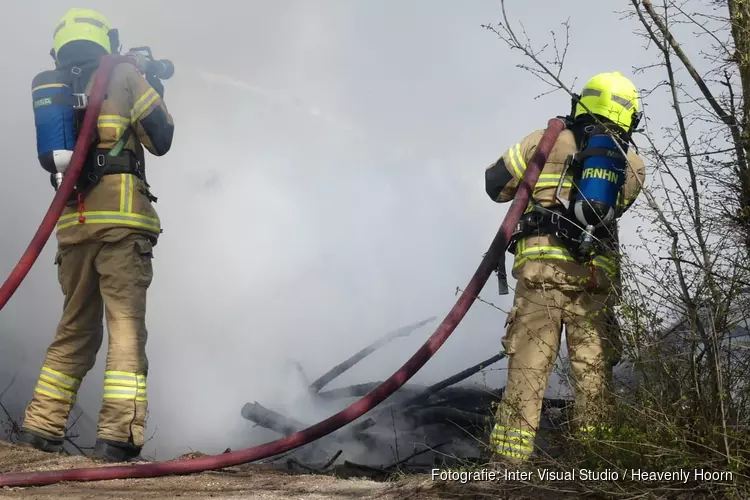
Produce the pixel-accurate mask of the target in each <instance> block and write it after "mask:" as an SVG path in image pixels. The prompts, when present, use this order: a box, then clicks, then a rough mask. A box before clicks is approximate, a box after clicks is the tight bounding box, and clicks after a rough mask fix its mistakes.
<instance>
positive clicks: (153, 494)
mask: <svg viewBox="0 0 750 500" xmlns="http://www.w3.org/2000/svg"><path fill="white" fill-rule="evenodd" d="M95 466H98V467H106V466H107V465H102V464H101V463H97V462H94V461H93V460H91V459H88V458H86V457H69V456H65V455H59V454H49V453H42V452H39V451H36V450H33V449H28V448H21V447H17V446H14V445H11V444H9V443H6V442H2V441H0V474H2V473H6V472H25V471H42V470H58V469H72V468H80V467H95ZM610 486H612V485H610ZM587 489H588V488H587ZM607 489H608V490H610V492H612V490H611V489H610V488H607ZM593 491H597V492H601V491H602V490H601V489H598V490H591V489H589V490H588V492H587V493H589V495H585V496H587V498H602V496H600V493H599V494H593V495H592V493H593ZM667 491H669V490H667ZM617 493H618V494H617V495H615V497H620V498H639V499H642V500H646V499H650V498H659V499H661V498H680V499H688V498H689V499H692V498H706V494H705V493H701V492H700V491H695V490H694V491H692V492H690V491H689V490H688V491H686V490H684V489H683V490H681V491H680V490H678V491H674V490H672V493H676V494H672V495H670V494H666V495H665V494H664V493H665V491H662V492H660V494H655V493H656V492H653V491H652V492H646V491H642V492H640V493H639V492H638V491H629V492H627V493H630V494H626V491H624V490H617ZM633 494H637V495H635V496H633ZM582 496H584V495H582V491H581V490H578V489H576V488H568V487H566V486H565V485H564V484H554V485H552V484H546V485H539V484H538V485H537V487H532V486H530V485H529V484H528V483H527V484H519V483H515V484H509V483H505V484H500V483H491V482H475V483H468V484H461V483H459V482H442V481H433V480H432V479H431V478H430V476H429V475H425V474H422V475H410V476H401V477H400V478H399V479H397V480H391V481H388V482H378V481H372V480H367V479H343V478H337V477H333V476H329V475H306V474H292V473H290V472H286V471H282V470H279V469H274V468H271V467H270V466H267V465H266V466H264V465H252V464H251V465H244V466H239V467H232V468H227V469H223V470H221V471H215V472H204V473H201V474H193V475H187V476H168V477H160V478H150V479H124V480H112V481H94V482H80V483H57V484H53V485H48V486H38V487H25V488H18V487H12V488H9V487H6V488H0V499H24V500H30V499H39V500H53V499H54V500H57V499H60V500H84V499H87V500H88V499H105V500H114V499H117V500H120V499H122V500H128V499H142V498H143V499H155V498H160V499H161V498H163V499H169V500H172V499H179V500H189V499H205V498H212V499H216V500H222V499H259V500H260V499H262V500H318V499H336V500H343V499H357V500H370V499H380V500H396V499H414V500H422V499H425V500H435V499H443V498H460V499H490V498H502V499H507V500H526V499H541V500H545V499H552V498H555V499H557V498H581V497H582ZM605 498H612V495H609V496H606V497H605Z"/></svg>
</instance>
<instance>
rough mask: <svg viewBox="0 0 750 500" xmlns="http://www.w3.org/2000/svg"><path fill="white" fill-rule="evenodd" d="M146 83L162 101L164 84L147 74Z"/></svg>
mask: <svg viewBox="0 0 750 500" xmlns="http://www.w3.org/2000/svg"><path fill="white" fill-rule="evenodd" d="M146 81H148V83H149V84H150V85H151V86H152V87H153V88H154V90H155V91H156V93H157V94H159V96H160V97H161V98H162V99H164V84H163V83H162V81H161V80H159V79H158V78H156V77H155V76H154V75H150V74H147V75H146Z"/></svg>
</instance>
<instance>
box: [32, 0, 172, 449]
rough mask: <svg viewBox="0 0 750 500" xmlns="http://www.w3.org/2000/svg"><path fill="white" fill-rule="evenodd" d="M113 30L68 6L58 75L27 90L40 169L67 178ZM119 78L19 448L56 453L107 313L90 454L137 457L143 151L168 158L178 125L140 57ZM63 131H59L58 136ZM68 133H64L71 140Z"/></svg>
mask: <svg viewBox="0 0 750 500" xmlns="http://www.w3.org/2000/svg"><path fill="white" fill-rule="evenodd" d="M118 52H119V41H118V36H117V30H113V29H111V28H110V24H109V22H108V21H107V20H106V18H105V17H104V16H102V15H101V14H99V13H97V12H95V11H91V10H85V9H72V10H70V11H69V12H68V13H67V14H66V15H65V16H64V17H63V18H62V19H61V20H60V22H59V23H58V25H57V26H56V29H55V32H54V48H53V52H52V55H53V57H54V58H55V62H56V65H55V66H56V67H55V69H54V70H50V71H45V72H42V73H40V74H39V75H37V76H36V77H35V78H34V81H33V84H32V87H33V89H32V93H33V96H34V112H35V121H36V126H37V146H38V150H39V159H40V161H41V163H42V166H43V167H44V168H45V169H46V170H47V171H49V172H50V175H51V176H52V178H53V179H54V178H55V177H60V174H62V173H64V171H65V169H66V167H67V163H68V161H69V159H70V154H71V153H72V150H73V145H74V143H75V142H74V140H75V137H74V136H71V135H69V134H71V132H72V131H73V130H75V126H76V125H78V126H79V125H80V123H81V120H82V117H83V112H84V108H85V103H86V95H87V93H88V92H90V89H91V84H92V83H93V74H94V71H95V70H96V68H97V65H98V62H99V60H100V57H101V56H103V55H106V54H112V53H118ZM133 61H134V62H133V64H131V63H120V64H118V65H117V66H116V67H115V69H114V72H113V74H112V77H111V80H110V82H109V86H108V88H107V92H106V97H105V100H104V102H103V105H102V108H101V112H100V115H99V117H98V124H97V134H98V135H97V138H96V141H95V143H94V144H92V146H91V149H90V153H89V156H88V158H87V159H86V162H85V164H84V168H83V171H82V173H81V175H80V178H79V181H78V183H77V185H76V188H75V190H74V195H73V197H72V199H71V200H69V203H68V207H67V208H66V210H65V211H64V213H63V215H62V216H61V217H60V220H59V222H58V224H57V241H58V251H57V255H56V259H55V263H56V265H57V269H58V278H59V282H60V286H61V288H62V292H63V294H64V306H63V312H62V318H61V319H60V322H59V325H58V327H57V332H56V335H55V337H54V339H53V340H52V344H51V345H50V346H49V349H48V350H47V354H46V357H45V360H44V364H43V366H42V368H41V374H40V376H39V379H38V381H37V384H36V387H35V389H34V393H33V398H32V400H31V402H30V403H29V405H28V406H27V408H26V413H25V418H24V422H23V429H22V434H21V438H20V441H21V443H22V444H25V445H28V446H33V447H35V448H38V449H41V450H44V451H51V452H55V451H61V450H62V444H63V440H64V437H65V436H64V432H65V426H66V423H67V420H68V416H69V413H70V411H71V408H72V406H73V404H74V403H75V400H76V393H77V391H78V388H79V386H80V384H81V380H82V379H83V377H84V376H85V375H86V373H87V372H88V371H89V370H90V369H91V368H92V367H93V365H94V362H95V359H96V355H97V352H98V351H99V348H100V347H101V344H102V340H103V325H102V322H103V316H104V315H105V314H106V322H107V331H108V340H109V349H108V351H107V359H106V367H105V370H106V371H105V372H104V393H103V403H102V406H101V411H100V413H99V419H98V428H97V441H96V445H95V450H94V456H95V457H98V458H102V459H105V460H110V461H127V460H131V459H134V458H136V457H137V456H138V455H139V453H140V450H141V447H142V446H143V442H144V426H145V418H146V408H147V394H146V377H147V374H148V361H147V358H146V350H145V348H146V337H147V331H146V324H145V315H146V292H147V289H148V288H149V285H150V284H151V280H152V263H151V259H152V248H153V246H154V245H156V242H157V238H158V236H159V234H160V233H161V228H160V222H159V217H158V215H157V213H156V212H155V210H154V208H153V206H152V201H155V200H156V199H155V198H154V197H153V196H152V195H151V193H150V191H149V185H148V184H147V183H146V177H145V171H144V147H145V148H146V149H147V150H148V151H149V152H150V153H151V154H153V155H155V156H161V155H164V154H166V153H167V152H168V151H169V149H170V147H171V144H172V136H173V129H174V125H173V122H172V118H171V116H170V114H169V113H168V111H167V108H166V107H165V104H164V101H163V100H162V97H161V96H162V95H163V92H164V88H163V85H162V84H161V82H160V81H159V80H158V79H156V78H152V77H148V79H147V78H146V77H144V76H142V73H141V72H139V69H141V70H143V67H142V65H141V64H140V63H142V62H143V59H142V58H138V57H135V58H134V59H133ZM61 134H62V135H61ZM65 134H68V136H65Z"/></svg>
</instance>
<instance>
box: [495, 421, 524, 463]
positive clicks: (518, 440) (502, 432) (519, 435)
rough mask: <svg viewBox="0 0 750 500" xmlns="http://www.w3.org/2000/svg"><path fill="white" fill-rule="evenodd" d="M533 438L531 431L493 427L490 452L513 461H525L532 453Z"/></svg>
mask: <svg viewBox="0 0 750 500" xmlns="http://www.w3.org/2000/svg"><path fill="white" fill-rule="evenodd" d="M534 436H535V434H534V433H533V432H531V431H526V430H523V429H515V428H512V427H505V426H502V425H497V424H496V425H495V427H494V428H493V429H492V434H491V436H490V445H491V446H492V451H493V452H494V453H495V454H497V455H501V456H504V457H509V458H513V459H515V460H527V459H528V458H529V456H530V455H531V453H532V452H533V451H534Z"/></svg>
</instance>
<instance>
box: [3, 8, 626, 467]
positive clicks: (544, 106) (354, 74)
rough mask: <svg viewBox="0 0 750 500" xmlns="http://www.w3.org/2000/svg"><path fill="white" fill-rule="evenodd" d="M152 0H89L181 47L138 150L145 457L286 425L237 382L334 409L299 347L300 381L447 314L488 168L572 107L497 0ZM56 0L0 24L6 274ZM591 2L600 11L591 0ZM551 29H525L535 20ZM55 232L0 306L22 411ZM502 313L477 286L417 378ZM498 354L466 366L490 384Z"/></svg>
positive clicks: (283, 401)
mask: <svg viewBox="0 0 750 500" xmlns="http://www.w3.org/2000/svg"><path fill="white" fill-rule="evenodd" d="M293 3H294V2H293ZM165 4H166V3H165ZM165 4H158V5H155V4H154V3H153V2H145V1H140V0H134V1H133V2H129V3H128V4H127V6H125V5H123V4H122V3H117V2H113V1H104V0H103V1H101V2H99V3H98V4H97V8H98V9H100V10H101V11H103V12H105V13H106V14H107V15H108V16H109V17H110V18H111V19H112V20H113V22H114V23H115V24H116V25H117V26H118V28H119V29H120V33H121V36H122V37H123V42H124V43H125V47H130V46H135V45H144V44H148V45H151V46H152V47H153V48H154V53H155V55H156V56H157V57H160V58H161V57H165V58H169V59H172V60H173V61H174V62H175V66H176V73H175V76H174V78H173V79H172V80H169V81H168V82H166V96H165V98H166V102H167V105H168V107H169V109H170V111H171V112H172V114H173V116H174V118H175V123H176V135H175V141H174V145H173V148H172V151H171V152H170V153H169V154H168V155H166V156H165V157H163V158H154V159H148V160H147V170H148V176H149V182H150V183H151V185H152V187H153V191H154V193H155V194H156V195H157V196H158V197H159V201H158V203H157V204H156V209H157V211H158V212H159V214H160V217H161V218H162V222H163V226H164V234H163V235H162V237H161V239H160V241H159V244H158V245H157V246H156V248H155V260H154V266H155V278H154V282H153V285H152V288H151V290H150V295H149V311H148V328H149V343H148V348H147V349H148V355H149V360H150V372H149V399H150V401H151V406H150V412H149V425H148V429H147V434H148V435H150V436H153V438H152V440H151V441H149V443H148V446H147V450H146V452H147V453H148V454H151V455H154V454H155V455H156V456H157V458H170V457H173V456H175V455H177V454H180V453H184V452H187V451H189V450H191V449H192V450H201V451H205V452H220V451H222V450H223V449H225V448H226V447H227V446H229V447H232V448H233V449H237V448H239V447H242V446H245V445H248V444H252V443H259V442H262V441H265V440H268V439H271V438H275V437H278V435H276V434H275V433H273V432H270V431H264V430H262V429H259V428H253V425H252V423H250V422H248V421H246V420H244V419H243V418H242V417H241V416H240V410H241V408H242V407H243V405H244V404H245V403H246V402H252V401H258V402H260V403H262V404H264V405H266V406H268V407H270V408H272V409H276V410H278V411H289V412H290V413H293V415H294V416H301V415H304V416H305V421H306V422H310V423H314V422H315V421H317V420H319V419H320V418H324V417H326V416H328V414H326V412H327V411H333V410H328V409H324V410H321V409H319V408H316V407H314V406H312V405H309V404H308V402H306V399H305V397H303V393H304V387H305V386H306V382H304V380H303V379H302V377H301V376H300V374H299V372H298V371H297V368H296V367H295V365H294V363H293V362H299V363H300V365H301V366H302V367H303V370H304V374H305V377H306V378H307V379H308V380H313V379H315V378H316V377H317V376H319V375H320V374H322V373H323V372H325V371H326V370H328V369H329V368H330V367H331V366H333V365H334V364H336V363H338V362H340V361H341V360H343V359H345V358H347V357H348V356H350V355H351V354H353V353H354V352H356V351H357V350H359V349H361V348H362V347H364V346H365V345H367V344H369V343H371V342H372V341H374V340H375V339H377V338H379V337H380V336H381V335H382V334H384V333H385V332H387V331H390V330H393V329H395V328H398V327H400V326H402V325H404V324H408V323H412V322H414V321H417V320H420V319H422V318H425V317H429V316H433V315H438V316H439V317H440V318H442V317H443V315H444V314H445V313H447V312H448V310H449V308H450V307H451V306H452V305H453V302H454V301H455V298H456V296H455V292H456V288H457V287H464V286H465V285H466V282H467V281H468V279H469V277H470V276H471V274H472V273H473V272H474V270H475V268H476V265H477V264H478V263H479V260H480V259H481V257H482V255H483V253H484V252H485V251H486V248H487V246H488V245H489V242H490V241H491V238H492V237H493V235H494V232H495V231H496V229H497V226H498V225H499V223H500V221H501V220H502V217H503V215H504V213H505V208H504V207H498V206H497V205H495V204H493V203H492V202H490V201H489V200H488V199H487V197H486V195H485V193H484V188H483V171H484V168H485V167H486V166H487V165H488V164H489V163H490V162H492V161H494V160H495V159H496V158H497V157H498V156H499V155H500V154H501V153H502V151H503V150H504V149H505V148H507V147H508V146H510V145H512V144H513V143H514V142H515V141H517V140H519V139H520V138H521V137H523V136H524V135H525V134H527V133H528V132H529V131H531V130H533V129H534V128H539V127H543V126H544V124H545V123H546V120H547V118H548V117H549V116H551V115H555V114H561V113H564V112H566V111H567V106H568V103H567V100H566V99H565V98H560V99H558V100H555V99H557V98H556V97H555V98H548V99H546V100H540V101H535V100H534V99H533V98H534V96H536V95H538V94H540V93H541V92H543V91H544V90H546V87H545V86H544V84H543V83H541V82H538V81H535V80H533V79H532V78H531V77H530V76H528V75H527V74H525V73H523V72H522V71H521V70H516V69H513V64H515V63H516V62H517V60H515V59H513V60H511V59H508V55H507V51H506V50H505V48H504V47H503V46H502V45H501V44H499V43H498V42H497V41H496V40H495V39H494V38H493V37H492V36H488V34H487V33H486V32H485V31H483V30H482V29H481V28H480V27H479V26H480V24H481V23H484V22H487V21H488V20H494V19H499V18H500V16H499V11H498V9H499V7H498V5H497V3H496V2H490V1H487V2H478V3H473V4H472V5H471V6H470V7H468V6H465V5H461V6H458V4H455V3H453V2H419V1H417V2H410V3H409V4H408V5H404V4H403V3H402V2H391V3H382V4H381V3H378V4H377V5H376V4H374V3H373V4H365V3H361V4H360V3H354V2H308V1H305V2H296V3H294V6H293V7H292V6H290V5H289V4H288V3H285V4H284V6H283V7H282V6H281V5H280V4H277V3H276V2H271V1H267V2H262V1H256V2H247V5H246V6H245V4H243V6H238V5H239V4H237V3H236V2H231V3H230V2H228V1H226V2H223V3H222V2H219V1H217V2H212V10H210V11H208V13H207V11H206V9H204V8H192V7H196V6H197V5H198V4H197V3H192V2H183V3H181V4H180V5H181V6H183V7H184V8H181V9H179V11H177V10H175V9H173V8H168V7H169V6H167V5H165ZM38 7H41V8H38ZM68 7H69V6H68V5H67V4H64V3H63V2H57V1H53V0H46V1H42V2H41V5H40V4H39V3H36V4H34V7H33V8H32V7H31V5H28V6H27V5H25V4H23V5H22V4H16V5H15V6H13V7H12V12H11V14H12V16H13V18H14V19H17V20H18V23H13V26H26V27H28V29H27V30H26V29H24V30H19V29H16V28H14V27H10V28H9V29H8V30H6V31H4V32H2V33H0V41H2V42H4V43H5V46H13V47H17V49H16V50H15V51H14V52H13V54H12V56H9V58H10V59H9V60H8V61H6V69H7V70H8V71H7V74H8V76H6V78H4V79H3V81H2V82H0V89H1V90H2V92H3V94H4V95H6V96H9V98H8V99H7V100H6V102H7V104H6V108H5V112H4V113H2V114H0V130H2V131H3V135H2V137H3V144H4V145H5V148H4V164H5V169H6V173H5V177H4V179H5V183H4V184H2V185H0V188H1V189H2V193H3V194H2V196H0V208H1V209H2V210H3V213H6V214H8V216H6V217H5V218H4V219H3V226H2V227H3V231H4V236H3V238H2V240H0V255H2V256H3V257H2V259H0V274H2V275H4V276H5V275H7V273H8V272H10V270H11V269H12V267H13V265H14V264H15V261H16V259H17V257H18V256H20V255H21V253H22V252H23V249H24V248H25V246H26V244H27V242H28V241H29V239H30V238H31V236H32V235H33V231H34V230H35V227H36V225H37V224H38V223H39V221H40V220H41V217H42V215H43V213H44V211H45V210H46V208H47V206H48V204H49V200H50V199H51V197H52V188H51V187H50V186H49V184H48V180H47V176H46V174H44V173H43V172H42V171H41V169H40V168H39V167H38V166H37V165H36V160H35V158H34V156H35V153H34V147H35V145H34V141H35V138H34V129H33V121H32V115H31V109H30V105H29V103H28V101H25V100H24V99H30V95H29V84H30V81H31V78H32V77H33V76H34V75H35V74H36V73H37V72H39V71H41V70H42V69H46V68H49V63H50V61H49V58H48V56H47V53H48V51H49V33H50V30H51V27H52V26H54V24H55V22H56V21H57V18H58V17H59V16H61V15H62V14H63V13H64V11H65V10H66V9H67V8H68ZM521 8H523V7H522V6H519V9H521ZM545 8H547V6H545ZM556 8H557V7H556ZM568 8H569V7H567V4H566V7H565V10H567V9H568ZM570 8H572V6H571V7H570ZM592 8H594V10H596V9H601V11H598V12H594V11H591V9H592ZM560 9H561V10H560V12H559V14H560V19H564V18H565V17H566V15H564V13H563V9H562V7H560ZM142 12H148V15H147V16H144V15H141V14H140V13H142ZM229 12H231V13H232V14H231V15H228V14H227V13H229ZM586 12H587V14H588V13H589V12H591V13H592V15H597V16H610V17H611V18H612V19H613V20H614V19H615V17H614V15H613V14H611V13H610V12H609V11H607V8H605V7H601V6H599V7H592V6H590V5H587V10H586ZM135 13H139V14H138V15H136V14H135ZM212 13H222V14H220V15H219V14H216V15H214V14H212ZM555 15H556V14H555V13H554V11H553V10H550V11H548V12H547V14H546V18H547V17H549V18H550V19H552V18H555ZM425 16H426V18H427V19H428V22H417V21H418V20H419V19H424V18H425ZM581 22H582V23H583V22H584V21H581ZM542 24H544V23H542ZM553 24H554V23H553ZM625 24H627V23H619V22H618V23H617V24H616V26H615V27H614V29H613V27H612V26H608V27H607V28H606V32H607V33H608V36H611V32H612V31H616V30H623V36H629V31H628V30H629V27H628V26H624V27H623V25H625ZM586 26H587V30H595V29H600V28H598V26H602V25H601V23H595V24H594V25H591V26H589V25H588V24H587V25H586ZM550 28H554V26H553V25H552V24H549V25H546V24H545V25H544V26H540V27H539V30H540V33H541V35H540V36H544V33H546V31H547V30H548V29H550ZM601 29H604V28H601ZM21 36H22V37H23V40H25V41H24V43H23V44H20V45H19V44H18V39H20V38H18V37H21ZM26 40H28V43H27V42H26ZM586 50H587V51H589V52H588V53H587V55H586V57H584V56H582V55H581V56H580V57H578V59H575V60H573V61H572V62H571V64H572V65H574V67H575V68H576V70H575V73H576V74H578V72H579V71H580V73H581V74H589V73H592V74H593V73H595V72H598V71H601V70H602V68H601V67H600V65H599V64H598V63H595V62H594V61H593V60H594V59H596V57H595V54H594V55H592V54H591V51H595V50H597V48H596V47H592V46H591V45H590V44H587V45H586ZM607 50H609V49H607ZM631 52H632V51H629V52H627V53H623V54H621V55H620V57H621V64H622V65H623V66H624V67H627V66H629V65H630V64H631V62H633V63H634V61H630V60H629V59H628V58H630V57H634V56H632V54H631ZM602 54H605V53H604V52H602ZM606 57H607V60H611V54H608V53H607V55H606ZM626 59H628V60H626ZM54 248H55V243H54V241H51V242H50V244H49V245H48V247H47V248H46V250H45V252H44V253H43V254H42V256H41V257H40V259H39V261H38V263H37V264H36V266H35V267H34V269H33V270H32V272H31V273H30V275H29V277H28V278H27V280H26V281H25V282H24V284H23V285H22V287H21V288H20V289H19V291H18V292H17V293H16V295H15V297H14V298H13V300H12V301H11V303H10V304H9V305H8V306H7V307H6V308H5V309H4V310H3V311H2V313H0V331H2V334H3V336H2V339H0V342H2V347H1V348H0V352H1V356H2V359H0V361H1V362H2V365H0V368H2V371H1V372H0V377H2V379H1V380H0V387H4V384H5V383H6V382H9V381H10V380H9V378H10V377H12V376H13V375H17V378H16V380H15V383H14V385H13V388H12V390H10V391H9V392H8V393H6V394H5V396H4V399H3V402H5V403H6V404H8V405H9V406H10V407H11V408H12V409H13V410H14V411H15V412H16V414H17V415H18V414H19V413H20V412H21V411H22V409H23V406H24V404H25V403H26V401H27V400H28V398H29V397H30V396H31V391H32V390H33V384H34V381H35V378H36V375H37V373H38V369H39V367H40V366H41V363H42V359H43V356H44V350H45V349H46V346H47V345H48V344H49V342H50V340H51V338H52V335H53V332H54V329H55V325H56V321H57V319H58V315H59V313H60V309H61V306H62V298H61V296H60V290H59V286H58V284H57V283H56V275H55V268H54V266H53V265H52V256H53V254H54ZM511 284H512V283H511ZM495 290H496V286H495V283H494V282H492V281H491V282H490V283H489V285H488V286H487V288H486V289H485V291H484V293H483V297H484V298H486V299H488V300H491V301H492V302H494V303H495V304H496V305H498V306H499V307H500V308H501V309H504V310H507V309H508V308H509V306H510V300H511V298H512V297H510V296H506V297H498V296H497V295H496V292H495ZM503 320H504V314H503V313H502V312H501V311H498V310H497V309H495V308H493V307H490V306H488V305H485V304H477V305H475V306H474V308H473V309H472V310H471V311H470V312H469V315H468V317H467V318H466V320H465V321H464V322H463V323H462V324H461V325H460V326H459V328H458V329H457V331H456V333H455V335H454V336H453V337H452V338H451V339H450V340H449V341H448V342H447V343H446V345H445V346H444V347H443V348H442V349H441V351H440V352H439V353H438V354H437V355H436V356H435V358H434V359H433V360H432V361H430V362H429V363H428V364H427V366H426V367H425V368H424V369H423V370H422V371H421V372H420V373H419V374H417V376H416V377H415V379H414V382H418V383H425V384H426V383H432V382H435V381H437V380H439V379H441V378H444V377H447V376H449V375H451V374H453V373H454V372H457V371H459V370H461V369H463V368H465V367H466V366H469V365H472V364H474V363H476V362H478V361H480V360H482V359H485V358H486V357H488V351H492V352H494V351H496V350H499V349H500V337H501V335H502V325H503ZM431 327H434V324H433V325H430V327H425V328H422V329H420V330H419V331H417V332H416V333H414V334H412V335H411V336H410V337H408V338H404V339H398V340H396V341H394V342H392V343H391V344H389V345H388V346H387V347H385V348H383V349H382V350H380V351H378V352H377V353H375V354H374V355H372V356H370V357H369V358H367V359H366V360H364V361H363V362H361V363H360V364H358V365H357V366H356V367H355V368H354V369H352V370H351V371H350V372H347V374H346V375H344V376H342V377H341V379H340V380H337V381H336V382H335V383H334V384H332V387H334V386H340V385H348V384H354V383H360V382H370V381H374V380H383V379H385V378H386V377H387V376H389V375H390V374H391V373H392V372H393V371H394V370H395V369H397V368H398V367H399V366H400V365H401V364H402V363H403V362H405V361H406V359H407V358H408V357H409V356H410V355H411V354H412V353H413V352H414V351H415V350H416V349H417V348H418V347H419V345H420V344H421V343H422V342H423V341H424V340H425V339H426V338H427V336H428V335H429V334H430V333H431V332H432V330H433V328H431ZM105 350H106V342H105V345H104V346H103V347H102V350H101V351H100V355H99V357H98V361H97V365H96V367H95V368H94V369H93V370H92V372H91V373H90V374H89V375H88V377H87V378H86V380H85V381H84V384H83V386H82V389H81V393H80V399H79V406H80V408H82V409H83V410H84V411H85V412H86V415H87V417H86V419H84V420H82V421H81V422H82V425H81V427H80V428H79V429H78V431H79V433H81V434H82V437H81V439H83V440H84V444H85V442H86V440H88V442H90V441H92V440H93V438H94V435H95V421H96V414H97V412H98V407H99V402H100V398H101V391H102V373H103V365H104V354H105ZM503 366H504V364H503V363H500V364H498V366H497V368H496V370H494V371H491V372H490V373H489V374H487V375H485V378H483V377H482V376H476V377H475V378H474V379H472V380H474V381H476V382H478V383H485V382H486V383H488V384H489V385H491V386H494V387H497V386H500V385H502V384H503V380H504V373H503V371H502V368H503ZM300 418H301V417H300Z"/></svg>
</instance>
